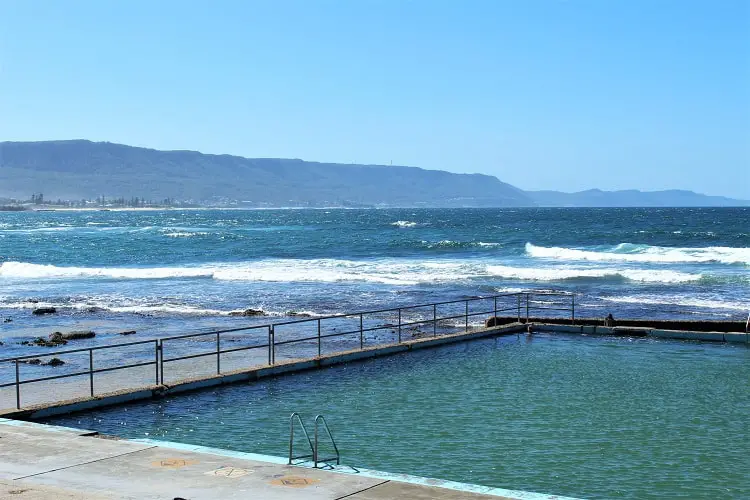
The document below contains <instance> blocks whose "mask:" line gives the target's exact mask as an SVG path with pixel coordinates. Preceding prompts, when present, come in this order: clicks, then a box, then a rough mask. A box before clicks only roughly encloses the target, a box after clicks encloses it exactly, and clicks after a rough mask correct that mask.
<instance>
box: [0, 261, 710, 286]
mask: <svg viewBox="0 0 750 500" xmlns="http://www.w3.org/2000/svg"><path fill="white" fill-rule="evenodd" d="M0 278H6V279H132V280H140V279H180V278H206V279H214V280H223V281H257V282H322V283H333V282H368V283H380V284H387V285H416V284H420V283H445V282H465V281H467V280H473V279H474V280H475V279H482V278H484V279H487V278H506V279H515V280H528V281H562V280H575V279H578V280H580V279H597V280H629V281H634V282H653V283H687V282H692V281H698V280H700V279H701V278H703V275H701V274H697V273H695V274H693V273H684V272H678V271H671V270H651V269H630V268H622V269H621V268H573V267H562V266H558V267H541V268H539V267H511V266H504V265H494V264H493V263H492V262H491V261H487V260H472V259H452V260H447V259H446V260H430V261H423V260H417V259H377V260H361V261H353V260H340V259H310V260H301V259H269V260H259V261H255V262H243V263H233V264H229V263H227V264H223V263H222V264H209V265H202V266H195V267H158V268H126V267H92V268H87V267H58V266H52V265H42V264H29V263H23V262H5V263H3V264H0Z"/></svg>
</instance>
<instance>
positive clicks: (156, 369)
mask: <svg viewBox="0 0 750 500" xmlns="http://www.w3.org/2000/svg"><path fill="white" fill-rule="evenodd" d="M154 385H159V341H158V340H154Z"/></svg>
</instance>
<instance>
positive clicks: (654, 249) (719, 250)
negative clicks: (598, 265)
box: [526, 243, 750, 265]
mask: <svg viewBox="0 0 750 500" xmlns="http://www.w3.org/2000/svg"><path fill="white" fill-rule="evenodd" d="M526 253H527V254H528V255H529V256H531V257H535V258H544V259H555V260H573V261H582V260H585V261H597V262H640V263H680V262H686V263H708V262H719V263H722V264H745V265H750V248H734V247H704V248H678V247H674V248H673V247H660V246H649V245H634V244H632V243H620V244H619V245H617V246H615V247H612V248H610V249H608V250H582V249H576V248H564V247H541V246H536V245H533V244H531V243H526Z"/></svg>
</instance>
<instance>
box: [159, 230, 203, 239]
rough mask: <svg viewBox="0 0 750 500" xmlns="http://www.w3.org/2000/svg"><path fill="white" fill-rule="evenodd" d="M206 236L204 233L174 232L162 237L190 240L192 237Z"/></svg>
mask: <svg viewBox="0 0 750 500" xmlns="http://www.w3.org/2000/svg"><path fill="white" fill-rule="evenodd" d="M207 234H208V233H207V232H205V231H196V232H190V231H175V232H173V233H164V236H167V237H169V238H191V237H193V236H205V235H207Z"/></svg>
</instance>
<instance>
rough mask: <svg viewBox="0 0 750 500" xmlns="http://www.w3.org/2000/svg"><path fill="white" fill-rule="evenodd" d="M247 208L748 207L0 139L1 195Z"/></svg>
mask: <svg viewBox="0 0 750 500" xmlns="http://www.w3.org/2000/svg"><path fill="white" fill-rule="evenodd" d="M40 192H41V193H44V196H45V199H48V200H49V199H57V198H62V199H81V198H88V199H93V198H96V197H98V196H106V197H108V198H110V197H125V198H130V197H134V196H138V197H141V198H145V199H154V200H161V199H164V198H172V199H176V200H183V201H186V200H192V201H194V202H197V203H206V202H211V203H222V202H227V203H229V202H231V201H234V202H239V204H243V205H248V206H417V207H418V206H423V207H464V206H466V207H528V206H585V207H592V206H604V207H611V206H750V201H743V200H733V199H729V198H724V197H720V196H704V195H701V194H697V193H693V192H691V191H659V192H641V191H614V192H606V191H599V190H590V191H582V192H579V193H561V192H557V191H523V190H521V189H518V188H516V187H514V186H511V185H510V184H507V183H505V182H502V181H500V180H499V179H497V178H496V177H493V176H489V175H482V174H455V173H450V172H445V171H441V170H425V169H421V168H416V167H404V166H384V165H354V164H352V165H347V164H337V163H317V162H309V161H303V160H294V159H279V158H242V157H239V156H230V155H209V154H202V153H198V152H195V151H159V150H154V149H146V148H137V147H132V146H125V145H121V144H112V143H107V142H90V141H84V140H74V141H45V142H0V197H9V198H21V199H28V198H29V197H30V196H31V194H32V193H40Z"/></svg>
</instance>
